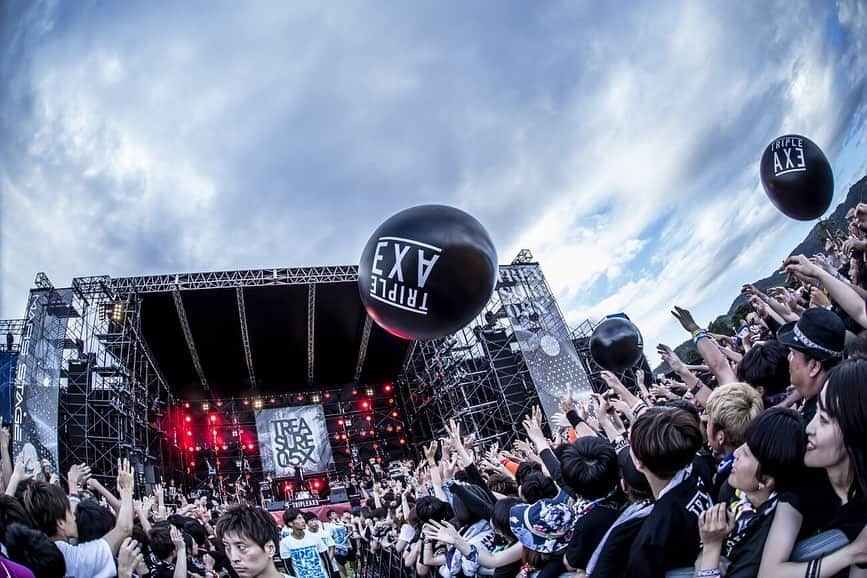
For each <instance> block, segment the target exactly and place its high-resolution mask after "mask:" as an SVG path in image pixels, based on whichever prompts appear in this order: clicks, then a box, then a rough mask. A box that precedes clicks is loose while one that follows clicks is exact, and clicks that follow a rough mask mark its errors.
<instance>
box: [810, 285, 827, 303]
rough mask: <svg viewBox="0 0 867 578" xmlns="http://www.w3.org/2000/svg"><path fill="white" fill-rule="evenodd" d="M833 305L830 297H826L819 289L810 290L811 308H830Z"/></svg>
mask: <svg viewBox="0 0 867 578" xmlns="http://www.w3.org/2000/svg"><path fill="white" fill-rule="evenodd" d="M830 305H831V300H830V299H828V296H827V295H825V293H824V291H822V290H821V289H819V288H818V287H812V288H811V289H810V307H823V308H824V307H829V306H830Z"/></svg>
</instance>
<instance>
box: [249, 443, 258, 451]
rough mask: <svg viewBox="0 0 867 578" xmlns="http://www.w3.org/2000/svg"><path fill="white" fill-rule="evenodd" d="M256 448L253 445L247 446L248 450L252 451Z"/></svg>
mask: <svg viewBox="0 0 867 578" xmlns="http://www.w3.org/2000/svg"><path fill="white" fill-rule="evenodd" d="M254 447H256V446H254V445H253V444H247V449H248V450H252V449H253V448H254Z"/></svg>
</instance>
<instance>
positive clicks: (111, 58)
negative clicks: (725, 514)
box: [0, 1, 867, 341]
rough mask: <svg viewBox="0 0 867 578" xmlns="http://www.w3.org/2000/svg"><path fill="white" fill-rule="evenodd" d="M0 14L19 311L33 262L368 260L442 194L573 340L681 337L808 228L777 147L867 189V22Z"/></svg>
mask: <svg viewBox="0 0 867 578" xmlns="http://www.w3.org/2000/svg"><path fill="white" fill-rule="evenodd" d="M4 10H5V11H6V12H5V14H4V19H3V20H4V21H5V22H6V24H4V25H3V26H5V28H4V32H9V33H7V34H3V36H2V37H3V38H4V39H5V40H4V44H3V45H2V49H3V50H2V53H0V72H2V73H3V77H4V79H8V82H4V85H3V86H2V87H0V97H2V99H0V122H2V125H0V128H2V129H3V134H4V139H3V140H2V142H0V158H2V160H0V186H2V203H3V204H2V221H0V223H2V248H0V256H2V269H3V274H4V275H3V277H4V279H3V281H4V282H3V286H2V303H0V315H2V316H3V317H17V316H20V315H21V311H22V309H23V303H24V298H25V297H26V292H27V289H28V288H29V286H30V283H31V281H32V278H33V276H34V275H35V273H36V272H37V271H39V270H46V271H47V272H48V274H49V276H50V277H52V279H54V281H55V282H56V283H58V284H65V283H68V281H69V280H70V279H71V278H72V277H74V276H79V275H90V274H110V275H115V276H118V275H126V274H142V273H151V272H168V271H192V270H208V269H231V268H255V267H271V266H282V265H314V264H337V263H351V262H355V261H356V260H357V258H358V255H359V253H360V249H361V246H362V245H363V243H364V241H365V240H366V238H367V236H368V235H369V234H370V232H371V231H372V230H373V229H374V228H375V227H376V225H377V224H378V223H379V222H381V221H382V220H383V219H384V218H385V217H387V216H388V215H389V214H392V213H394V212H396V211H397V210H399V209H401V208H404V207H406V206H409V205H413V204H418V203H427V202H440V203H451V204H457V205H459V206H461V207H463V208H465V209H466V210H469V211H470V212H471V213H473V214H474V215H476V216H477V217H478V218H479V219H480V220H481V221H482V222H483V223H485V224H486V226H487V227H488V228H489V229H490V231H491V233H492V235H493V237H494V239H495V242H496V243H497V245H498V247H499V252H500V258H501V261H503V262H508V261H509V260H510V259H511V257H512V255H514V254H515V253H516V252H517V250H518V249H520V248H523V247H528V248H530V249H531V250H532V251H533V252H534V254H535V255H536V256H537V258H538V259H539V260H540V262H541V264H542V267H543V270H544V271H545V272H546V274H547V276H548V279H549V281H550V283H551V285H552V287H553V288H554V290H555V292H556V294H557V295H558V297H559V298H560V300H561V305H562V307H563V309H564V311H567V312H568V317H569V320H570V322H572V323H577V322H579V321H581V320H582V319H583V317H584V316H595V317H598V316H601V315H604V314H606V313H611V312H614V311H618V310H625V311H627V312H628V313H629V314H630V315H631V316H632V317H633V318H634V319H636V321H637V322H639V325H640V326H641V327H642V329H643V331H644V332H645V337H646V338H648V339H649V340H653V339H659V340H663V339H664V340H669V341H670V340H673V339H674V338H675V337H676V336H678V335H679V333H678V331H679V330H678V329H677V328H676V327H675V326H673V325H672V320H671V319H670V318H669V317H668V309H669V307H670V306H671V305H672V304H674V303H675V302H677V303H679V304H682V305H686V306H690V307H694V308H696V311H697V314H699V315H700V316H702V317H703V318H707V317H710V316H712V315H713V314H715V313H718V312H721V311H723V310H725V309H726V308H727V306H728V303H729V301H730V299H731V298H732V297H733V296H734V293H733V292H734V291H736V289H737V287H738V286H739V285H740V284H741V283H742V282H744V281H747V280H750V279H752V278H754V277H756V276H758V275H762V274H764V273H765V272H766V271H767V270H768V269H769V267H772V266H774V264H775V261H776V260H779V259H780V258H782V256H783V255H784V254H785V253H787V252H788V250H789V249H790V248H791V247H792V246H794V244H795V242H797V240H798V239H799V237H800V236H802V235H803V234H804V233H805V232H806V230H807V225H802V224H796V223H792V222H789V221H786V220H785V219H784V218H783V217H781V216H780V215H779V214H777V213H776V212H775V210H774V209H773V208H772V207H771V206H770V205H769V203H767V201H766V199H765V197H764V194H763V193H762V191H761V188H760V187H759V185H758V182H757V173H758V170H757V164H758V158H759V155H760V151H761V150H762V148H763V147H764V146H765V145H766V144H767V142H769V141H770V140H771V139H772V138H773V137H775V136H777V135H778V134H782V133H784V132H790V131H794V132H802V133H805V134H807V135H809V136H810V137H811V138H813V139H814V140H816V141H817V142H819V143H820V144H821V145H822V146H823V147H824V149H825V151H826V153H828V155H829V157H830V158H831V159H832V161H835V160H840V162H841V163H842V164H841V165H835V169H836V170H837V176H838V184H839V183H843V182H847V181H851V180H852V178H853V177H855V176H858V171H859V170H863V169H864V164H863V163H864V161H863V158H864V157H863V155H860V154H858V153H857V151H858V150H860V149H859V148H858V147H860V146H863V141H864V138H865V137H864V118H865V116H864V115H865V106H864V94H865V78H864V70H865V69H867V68H865V67H864V66H860V64H863V63H864V58H865V56H864V54H865V51H864V50H863V44H864V40H863V39H864V37H865V35H864V34H863V32H864V30H865V27H867V24H865V20H867V16H865V13H864V8H863V6H862V5H861V4H859V3H857V2H845V1H842V2H839V3H838V4H837V5H836V6H834V5H829V4H823V3H815V4H799V5H792V4H791V3H786V2H782V1H779V2H768V3H756V4H750V5H746V6H744V5H740V6H708V5H703V4H700V3H694V2H682V3H666V4H659V3H651V2H644V3H639V4H636V5H635V6H634V7H633V8H631V9H630V10H624V9H623V8H622V7H619V6H612V7H608V6H605V5H601V4H591V5H583V6H582V5H576V4H575V3H568V2H567V3H559V4H558V3H552V4H545V5H539V6H535V5H534V6H528V5H514V6H503V5H501V4H499V3H478V4H473V5H471V6H467V5H461V6H460V7H457V6H454V7H447V6H441V5H416V4H411V5H400V6H389V7H384V6H380V5H373V4H364V3H349V4H343V5H341V6H339V7H332V6H324V7H323V6H317V5H308V6H303V5H292V4H288V5H287V4H284V3H276V2H275V3H268V2H263V3H258V4H249V5H241V6H238V5H228V4H225V5H221V4H213V5H209V6H208V7H207V9H205V12H206V13H204V12H203V9H202V7H201V6H194V5H192V4H165V5H163V6H161V7H160V9H159V10H154V9H153V7H151V6H145V5H137V4H130V3H124V4H115V5H109V6H105V5H99V6H97V5H96V4H86V3H78V4H75V5H68V4H55V3H18V4H11V3H10V4H7V5H6V6H5V8H4ZM805 22H806V23H810V24H808V25H805ZM856 65H857V66H856ZM841 186H842V185H841ZM839 194H840V191H838V198H839ZM757 247H760V248H761V251H757V249H756V248H757ZM708 320H709V319H708ZM651 336H654V337H651Z"/></svg>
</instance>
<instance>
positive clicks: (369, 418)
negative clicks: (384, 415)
mask: <svg viewBox="0 0 867 578" xmlns="http://www.w3.org/2000/svg"><path fill="white" fill-rule="evenodd" d="M364 419H366V420H367V421H370V420H372V419H373V418H372V417H370V416H369V415H366V416H364Z"/></svg>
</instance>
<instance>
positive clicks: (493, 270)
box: [358, 205, 497, 340]
mask: <svg viewBox="0 0 867 578" xmlns="http://www.w3.org/2000/svg"><path fill="white" fill-rule="evenodd" d="M496 280H497V251H496V249H495V248H494V243H493V241H491V237H490V235H488V232H487V231H486V230H485V228H484V227H483V226H482V224H481V223H479V222H478V221H477V220H476V219H475V218H473V217H472V216H470V215H468V214H467V213H465V212H464V211H461V210H459V209H456V208H454V207H448V206H444V205H420V206H417V207H412V208H409V209H406V210H403V211H401V212H399V213H397V214H396V215H394V216H392V217H390V218H389V219H388V220H386V221H385V222H384V223H383V224H382V225H380V226H379V228H378V229H376V231H374V233H373V235H372V236H371V237H370V240H368V241H367V244H366V245H365V247H364V251H363V252H362V254H361V261H360V263H359V267H358V291H359V293H360V295H361V301H362V302H363V303H364V307H365V308H366V309H367V312H368V314H369V315H370V316H371V317H372V318H373V320H374V321H376V323H377V324H378V325H380V326H381V327H382V328H383V329H385V330H386V331H388V332H389V333H392V334H393V335H397V336H398V337H402V338H404V339H418V340H426V339H437V338H439V337H444V336H446V335H448V334H450V333H454V332H455V331H457V330H458V329H460V328H461V327H463V326H465V325H466V324H467V323H469V322H470V321H472V319H473V318H474V317H476V315H478V314H479V313H480V312H481V311H482V309H483V308H484V306H485V304H486V303H487V302H488V300H489V299H490V297H491V293H492V292H493V290H494V285H495V283H496Z"/></svg>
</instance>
